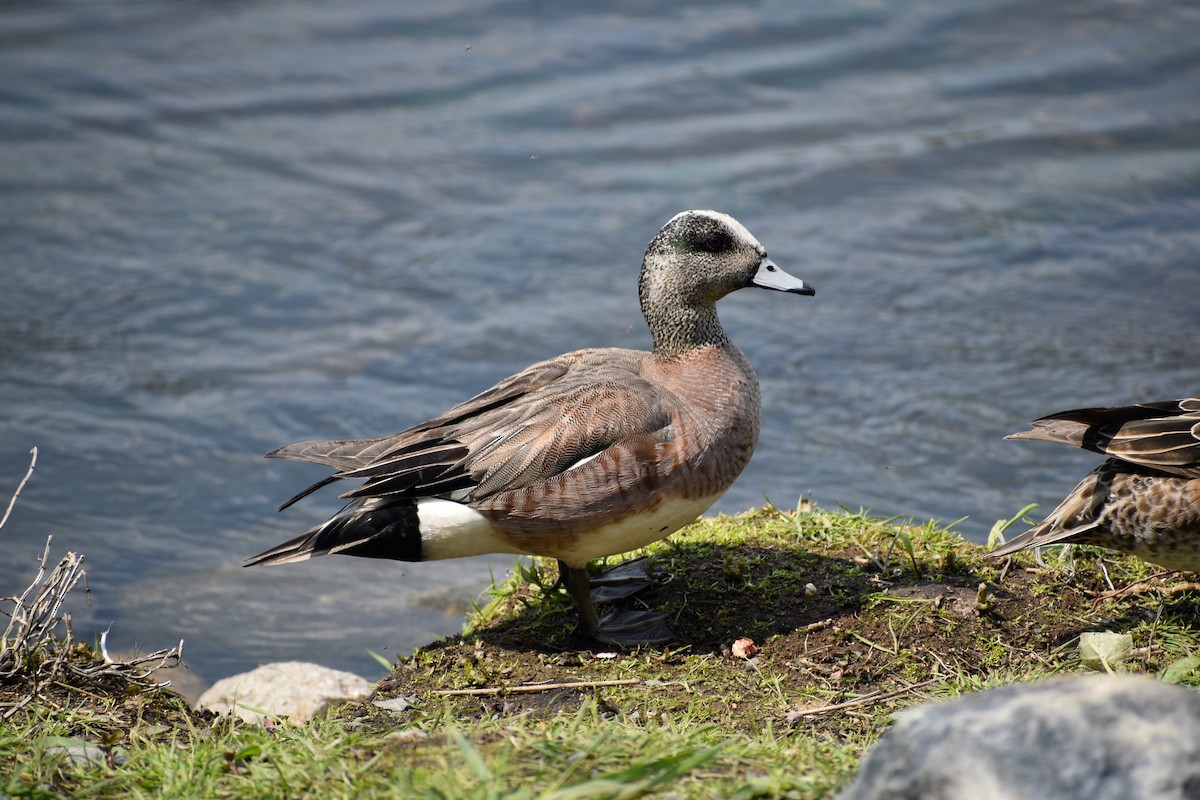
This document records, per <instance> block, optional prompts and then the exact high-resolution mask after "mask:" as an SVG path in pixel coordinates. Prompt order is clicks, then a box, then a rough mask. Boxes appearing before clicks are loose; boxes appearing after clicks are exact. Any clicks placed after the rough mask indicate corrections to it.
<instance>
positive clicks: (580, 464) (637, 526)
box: [247, 211, 813, 643]
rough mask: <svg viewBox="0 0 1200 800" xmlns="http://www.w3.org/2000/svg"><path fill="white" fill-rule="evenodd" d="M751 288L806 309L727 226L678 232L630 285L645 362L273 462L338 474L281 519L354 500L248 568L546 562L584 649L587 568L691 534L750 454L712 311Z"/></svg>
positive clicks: (560, 377)
mask: <svg viewBox="0 0 1200 800" xmlns="http://www.w3.org/2000/svg"><path fill="white" fill-rule="evenodd" d="M747 286H761V287H763V288H770V289H776V290H780V291H786V292H793V293H798V294H812V293H813V290H812V289H811V287H809V286H807V285H806V284H804V283H803V282H802V281H800V280H798V279H796V278H793V277H791V276H789V275H787V274H786V273H784V272H782V271H781V270H780V269H779V268H778V267H777V266H776V265H775V264H774V263H773V262H771V260H770V259H768V258H767V257H766V251H765V250H764V249H763V247H762V245H761V244H759V243H758V241H757V240H756V239H754V237H753V236H751V235H750V233H749V232H748V231H747V230H746V229H745V228H744V227H743V226H742V225H741V224H740V223H738V222H737V221H736V220H734V219H733V218H732V217H729V216H727V215H724V214H719V213H717V212H713V211H689V212H684V213H682V214H679V215H677V216H675V217H674V218H672V220H671V221H670V222H668V223H667V225H666V226H664V227H663V228H662V229H661V230H660V231H659V232H658V234H657V235H656V236H655V237H654V239H653V240H652V241H651V243H650V246H649V247H648V248H647V251H646V256H645V259H644V260H643V265H642V272H641V277H640V280H639V294H640V298H641V305H642V312H643V314H644V316H645V317H646V320H647V323H648V324H649V326H650V330H651V333H652V334H653V336H654V343H655V346H654V350H653V351H651V352H644V351H636V350H625V349H616V348H607V349H606V348H594V349H588V350H579V351H575V352H572V353H567V354H565V355H562V356H558V357H557V358H553V359H550V360H548V361H543V362H540V363H538V364H534V365H533V366H530V367H528V368H527V369H525V370H523V371H521V372H520V373H518V374H516V375H514V376H512V377H511V378H508V379H507V380H504V381H502V382H500V383H499V384H497V385H496V386H494V387H492V388H491V389H488V390H487V391H485V392H483V393H482V394H480V395H477V396H476V397H474V398H472V399H470V400H468V401H466V402H464V403H462V404H460V405H458V406H455V407H454V408H452V409H450V410H449V411H447V412H446V413H445V414H443V415H441V416H440V417H437V418H436V419H433V420H430V421H428V422H425V423H422V424H420V425H416V426H414V427H412V428H409V429H408V430H405V431H403V432H401V433H398V434H395V435H394V436H388V437H384V438H380V439H368V440H351V441H312V442H301V443H298V444H294V445H288V446H287V447H283V448H280V449H279V450H276V451H274V452H272V453H269V454H268V455H269V456H271V457H276V458H290V459H297V460H304V461H314V462H317V463H320V464H325V465H327V466H330V467H334V468H335V469H337V470H338V471H337V472H335V473H334V474H333V475H332V476H330V477H329V478H326V479H325V480H323V481H321V482H319V483H317V484H315V485H314V486H312V487H309V489H307V490H305V491H304V492H302V493H300V494H299V495H297V496H296V497H294V498H292V500H290V501H288V503H286V504H285V507H286V506H287V505H290V504H291V503H293V502H295V501H296V500H298V499H300V498H301V497H304V496H305V495H307V494H308V493H309V492H311V491H314V490H315V489H318V488H320V487H322V486H324V485H326V484H328V483H331V482H333V481H335V480H338V479H355V478H357V479H362V480H363V481H364V483H363V484H362V485H361V486H358V487H357V488H355V489H352V490H350V491H348V492H346V493H345V494H344V495H342V496H343V497H346V498H351V502H350V504H349V505H348V506H346V508H345V509H343V510H342V511H341V512H340V513H339V514H337V515H335V516H334V517H333V518H331V519H330V520H328V521H326V522H325V523H322V524H321V525H318V526H316V527H315V528H313V529H312V530H310V531H308V532H307V533H305V534H304V535H302V536H300V537H297V538H296V539H294V540H292V541H289V542H286V543H284V544H282V545H279V546H278V547H275V548H272V549H271V550H268V551H266V552H264V553H261V554H259V555H258V556H255V557H254V558H253V559H251V560H250V561H249V562H248V563H247V565H248V566H251V565H255V564H279V563H287V562H292V561H301V560H305V559H308V558H310V557H312V556H314V555H322V554H326V553H341V554H345V555H357V556H366V557H372V558H391V559H399V560H404V561H423V560H432V559H440V558H454V557H459V556H467V555H477V554H482V553H496V552H501V553H521V554H530V555H541V556H548V557H551V558H556V559H558V560H559V562H560V568H561V569H562V572H563V580H564V583H566V585H567V586H568V588H569V589H570V590H571V592H572V595H573V596H574V598H575V600H576V603H577V605H578V606H579V608H580V614H581V619H582V622H583V629H584V632H585V633H586V634H587V635H589V636H597V635H603V634H602V632H601V631H600V626H599V624H598V622H597V620H596V616H595V612H594V610H593V609H592V606H591V600H590V597H589V596H588V592H587V588H586V587H587V573H586V565H587V563H588V562H589V561H590V560H592V559H594V558H598V557H601V556H606V555H614V554H616V553H622V552H626V551H628V550H633V549H636V548H638V547H642V546H644V545H646V544H649V543H650V542H653V541H656V540H658V539H661V538H663V537H664V536H667V535H669V534H670V533H672V532H674V531H675V530H678V529H679V528H680V527H682V526H683V525H686V524H687V523H689V522H691V521H692V520H694V519H695V518H696V517H697V516H699V515H700V514H701V513H703V512H704V510H705V509H707V508H708V507H709V506H710V505H711V504H712V503H713V502H714V501H716V499H717V498H718V497H720V496H721V494H722V493H724V491H725V490H726V489H728V488H729V486H730V485H731V484H732V483H733V481H734V479H735V478H736V477H737V476H738V474H739V473H740V472H741V471H742V469H743V468H744V467H745V465H746V463H747V462H748V461H749V459H750V456H751V454H752V453H753V451H754V446H755V444H756V442H757V440H758V433H759V405H760V399H759V388H758V381H757V379H756V378H755V375H754V371H753V370H752V369H751V367H750V364H749V362H748V361H747V360H746V357H745V356H744V355H743V354H742V352H741V351H740V350H739V349H738V348H737V347H736V346H735V345H734V344H733V343H732V342H731V341H730V340H729V338H728V336H726V334H725V331H724V330H723V329H722V327H721V324H720V321H719V320H718V319H717V315H716V309H715V303H716V301H717V300H718V299H720V298H721V297H723V296H725V295H726V294H728V293H729V292H731V291H735V290H737V289H740V288H743V287H747ZM627 622H628V621H627ZM606 627H611V626H607V625H606ZM634 627H637V625H635V626H634ZM646 633H647V631H646V630H641V631H640V633H639V635H640V636H641V639H642V640H646V639H647V638H648V637H647V636H646V635H645V634H646ZM662 635H664V634H663V632H662V629H659V630H658V631H657V632H656V633H655V634H654V635H653V636H651V637H649V638H661V636H662ZM617 636H618V635H614V636H609V637H606V638H608V640H610V641H617ZM621 636H623V634H622V635H621ZM619 643H626V642H625V641H623V640H621V641H619Z"/></svg>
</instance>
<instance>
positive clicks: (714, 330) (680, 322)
mask: <svg viewBox="0 0 1200 800" xmlns="http://www.w3.org/2000/svg"><path fill="white" fill-rule="evenodd" d="M642 313H643V314H644V315H645V317H646V322H647V324H649V326H650V333H651V335H652V336H653V337H654V355H655V356H658V357H659V358H674V357H677V356H682V355H685V354H687V353H688V352H691V351H693V350H697V349H699V348H702V347H725V346H726V345H728V344H729V337H728V336H727V335H726V334H725V329H724V328H722V327H721V320H719V319H717V307H716V305H715V304H713V303H700V304H694V305H682V304H679V303H671V304H656V303H653V302H649V301H643V303H642Z"/></svg>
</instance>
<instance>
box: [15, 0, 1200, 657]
mask: <svg viewBox="0 0 1200 800" xmlns="http://www.w3.org/2000/svg"><path fill="white" fill-rule="evenodd" d="M432 5H433V4H426V3H416V2H411V3H396V2H392V1H391V0H387V2H384V0H376V1H374V2H372V1H363V2H353V3H340V4H324V3H305V2H296V1H293V0H277V1H276V2H261V3H253V4H244V3H199V2H174V3H170V2H126V3H119V2H108V3H103V4H100V3H89V2H74V3H70V2H64V3H30V2H24V3H22V2H15V3H8V4H5V5H4V6H3V7H2V8H0V74H2V75H3V76H4V80H3V82H2V84H0V226H3V227H2V230H3V233H2V234H0V237H2V238H0V271H2V278H3V288H2V289H0V365H2V367H3V375H4V380H3V382H2V383H0V411H2V412H3V413H2V419H0V482H2V483H3V487H4V488H3V492H2V493H0V494H2V495H3V496H4V497H5V498H6V497H7V495H8V493H9V491H10V487H15V485H16V483H17V482H18V480H19V479H20V477H21V475H22V474H23V471H24V469H25V466H26V464H27V461H28V455H27V453H28V450H29V448H30V447H32V446H35V445H36V446H37V447H39V448H40V458H39V464H38V469H37V472H36V473H35V475H34V477H33V480H32V482H31V483H30V485H29V486H28V487H27V488H26V489H25V491H24V493H23V495H22V496H21V498H20V502H19V503H18V505H17V507H16V509H15V511H14V513H13V516H12V518H11V520H10V521H9V523H8V525H7V526H6V527H5V528H4V529H3V531H0V547H2V548H3V549H2V551H0V552H3V553H4V556H3V558H2V559H0V593H4V594H9V593H12V592H15V591H17V590H19V589H20V588H22V587H23V586H24V585H25V583H27V582H28V580H29V579H30V578H31V577H32V572H33V567H34V562H35V558H36V556H37V555H38V554H39V553H40V552H41V548H42V545H43V543H44V537H45V535H46V534H48V533H53V534H54V535H55V549H56V552H61V551H62V550H66V549H74V550H78V551H82V552H83V553H84V554H85V555H86V558H87V564H88V567H89V580H90V585H91V589H92V597H93V601H94V602H93V605H92V606H91V608H86V607H83V606H82V604H79V605H80V607H79V608H78V609H77V610H76V630H77V632H79V633H81V634H82V635H85V636H87V635H93V634H94V633H95V631H98V630H102V629H104V628H106V627H109V626H111V629H112V632H111V633H110V637H109V638H110V642H111V643H112V644H113V645H114V646H117V647H121V648H125V649H132V648H134V647H142V648H158V647H164V646H168V645H170V644H173V643H174V642H175V641H176V640H178V639H179V638H180V637H182V638H184V639H185V640H186V642H187V645H186V651H185V652H186V654H187V656H188V659H189V661H190V662H191V664H192V668H193V670H194V671H195V672H196V673H198V675H199V676H200V677H201V678H202V679H205V680H210V681H211V680H214V679H216V678H219V677H222V676H224V675H227V674H230V673H232V672H236V671H240V670H243V669H247V668H250V667H252V666H254V665H255V664H257V663H259V662H263V661H271V660H284V659H296V658H298V659H304V660H315V661H320V662H323V663H326V664H329V665H331V666H336V667H341V668H347V669H352V670H355V671H357V672H360V673H362V674H364V675H367V676H370V677H373V676H376V675H378V674H379V673H380V668H379V667H378V665H377V664H376V663H375V661H374V660H373V659H372V658H371V657H370V656H369V655H368V653H367V651H368V650H374V651H377V652H380V653H390V652H395V651H405V650H408V649H409V648H411V647H413V646H415V645H418V644H420V643H422V642H424V641H428V640H429V639H430V638H431V637H433V636H435V635H438V634H442V633H446V632H450V631H455V630H457V629H458V628H459V626H460V624H461V613H462V610H463V608H464V606H465V602H466V598H467V597H469V596H471V595H473V594H475V593H476V592H478V591H479V590H480V589H481V588H483V586H485V585H486V583H487V581H488V575H489V571H495V572H496V573H497V574H500V573H502V572H503V571H504V570H505V569H507V568H508V567H509V566H511V564H512V560H511V558H510V557H503V556H502V557H496V558H490V559H481V560H472V561H462V562H448V563H442V564H425V565H398V564H382V563H377V562H370V561H359V560H353V559H336V558H331V559H323V560H319V561H315V562H312V563H310V564H308V565H301V566H298V567H288V568H275V569H264V570H250V571H247V570H242V569H241V568H240V566H239V564H240V562H241V560H242V559H243V558H244V557H246V556H247V555H250V554H253V553H255V552H257V551H259V550H261V549H263V548H265V547H267V546H269V545H272V544H275V543H277V542H279V541H282V540H283V539H286V538H289V537H291V536H293V535H295V534H296V533H298V532H300V531H301V530H303V529H304V528H305V527H306V526H307V525H309V524H311V523H313V522H315V521H317V520H318V519H320V518H322V517H323V516H325V515H326V514H327V513H329V512H331V511H332V510H333V509H334V508H336V505H337V504H336V501H335V500H333V498H332V497H331V496H328V495H325V496H321V497H318V498H310V499H309V500H307V501H305V502H304V503H303V504H301V505H300V506H297V507H295V508H293V509H289V510H288V512H287V513H285V514H281V515H276V514H275V513H274V507H275V506H276V505H277V504H278V503H280V502H281V501H282V500H284V499H286V498H287V497H289V496H290V495H291V494H292V493H293V492H294V491H295V490H297V489H298V488H300V487H301V486H303V485H304V484H305V483H306V482H308V481H311V480H315V479H316V478H318V477H320V476H321V475H322V474H323V473H322V471H321V470H320V469H318V468H316V467H311V466H309V465H302V464H291V463H281V462H268V461H264V460H262V458H261V453H263V452H265V451H267V450H270V449H272V448H274V447H276V446H278V445H280V444H284V443H287V442H291V441H295V440H298V439H304V438H313V437H354V436H369V435H379V434H384V433H390V432H393V431H396V430H399V429H400V428H402V427H405V426H407V425H409V424H411V423H413V422H417V421H420V420H422V419H425V418H427V417H428V416H430V415H433V414H435V413H437V412H439V411H441V410H443V409H444V408H445V407H447V406H449V405H450V404H452V403H454V402H456V401H458V400H461V399H463V398H465V397H466V396H468V395H470V394H472V393H474V392H476V391H479V390H480V389H483V388H485V387H486V386H488V385H490V384H491V383H492V382H494V381H495V380H497V379H500V378H502V377H505V376H507V375H509V374H511V373H512V372H514V371H515V370H517V369H519V368H521V367H523V366H525V365H526V364H528V363H531V362H532V361H534V360H537V359H541V358H545V357H548V356H552V355H555V354H557V353H559V352H563V351H565V350H568V349H573V348H577V347H584V346H594V345H614V346H622V347H644V346H646V345H647V343H648V335H647V333H646V331H645V329H644V325H643V323H642V321H641V319H640V316H639V314H638V311H637V303H636V291H635V281H636V272H637V268H638V263H639V259H640V257H641V253H642V250H643V249H644V247H645V244H646V242H647V241H648V240H649V238H650V236H651V235H652V234H653V233H654V231H655V230H657V228H658V227H659V226H660V225H661V224H662V223H663V222H665V221H666V219H668V218H669V217H670V216H671V215H672V214H674V213H675V212H677V211H680V210H682V209H685V208H696V207H700V208H706V207H713V208H718V209H720V210H724V211H728V212H730V213H733V214H734V215H735V216H737V217H738V218H739V219H740V220H741V221H742V222H744V223H745V224H746V225H747V227H749V228H750V230H751V231H753V232H754V233H755V234H756V235H757V236H758V237H759V238H760V239H761V240H762V241H763V242H764V243H765V244H766V246H767V248H768V250H769V252H770V254H771V256H772V257H773V258H774V260H775V261H777V262H778V263H779V264H780V265H782V266H783V267H784V268H785V269H788V270H789V271H791V272H792V273H794V274H796V275H798V276H800V277H803V278H804V279H806V280H809V281H811V282H813V283H814V284H815V285H816V286H817V288H818V295H817V297H816V298H812V299H808V298H796V297H790V296H784V295H775V294H767V293H761V292H759V293H755V292H742V293H739V294H738V295H735V296H733V297H731V298H729V299H727V300H726V301H724V302H723V304H722V307H721V313H722V318H723V320H724V322H725V324H726V327H727V328H728V329H729V331H730V333H731V335H732V336H733V338H734V339H735V341H737V342H738V343H739V344H740V346H741V347H742V348H743V349H744V350H745V351H746V353H747V354H748V356H749V357H750V360H751V361H752V363H753V364H754V365H755V367H756V369H757V370H758V373H759V377H760V379H761V381H762V384H763V394H764V398H765V400H764V403H765V408H764V420H763V438H762V440H761V442H760V444H759V448H758V452H757V454H756V455H755V458H754V461H753V462H752V463H751V465H750V467H749V468H748V469H747V471H746V472H745V474H744V475H743V476H742V478H741V479H740V480H739V481H738V483H737V484H736V485H735V486H734V487H733V489H732V490H730V492H729V493H728V494H727V495H726V496H725V497H724V498H723V499H722V500H721V501H720V503H719V504H718V506H717V510H720V511H726V512H736V511H739V510H742V509H745V508H747V507H750V506H753V505H757V504H759V503H761V502H762V499H763V497H764V496H767V497H769V498H770V499H771V500H772V501H774V502H775V503H777V504H779V505H781V506H791V505H793V504H794V503H795V501H796V499H797V498H798V497H800V496H807V497H811V498H812V499H813V500H815V501H817V502H818V503H820V504H822V505H825V506H834V505H836V504H838V503H842V504H845V505H847V506H850V507H852V508H858V507H859V506H865V507H868V508H870V509H872V510H873V511H874V512H875V513H877V514H879V515H886V516H891V515H900V516H902V517H911V518H913V519H915V520H919V521H923V520H925V519H928V518H936V519H939V520H942V521H947V522H948V521H952V520H956V519H959V518H960V517H967V519H966V520H965V521H963V522H961V523H960V524H959V525H958V529H959V530H961V531H962V532H963V533H964V535H966V536H968V537H969V538H972V539H975V540H977V541H978V540H981V539H982V538H983V537H984V536H985V535H986V532H987V530H988V529H989V528H990V526H991V524H992V522H993V521H994V520H996V519H997V518H1000V517H1007V516H1009V515H1011V514H1012V513H1014V512H1015V511H1016V510H1018V509H1019V508H1020V507H1021V506H1022V505H1024V504H1025V503H1027V502H1038V503H1041V504H1042V506H1043V510H1045V509H1046V508H1048V504H1053V503H1055V502H1057V500H1059V499H1061V497H1062V495H1063V494H1064V493H1065V492H1066V491H1067V490H1068V489H1069V488H1070V487H1071V486H1073V485H1074V483H1075V481H1076V480H1078V478H1080V477H1081V476H1082V475H1083V473H1084V472H1085V471H1086V470H1087V469H1089V468H1090V466H1091V465H1093V464H1094V463H1095V461H1096V459H1095V458H1094V457H1091V456H1089V455H1088V454H1084V453H1077V452H1074V451H1071V450H1069V449H1068V448H1055V447H1053V446H1049V445H1047V446H1044V447H1040V446H1038V445H1036V444H1034V445H1026V444H1020V443H1011V442H1002V441H1001V440H1000V437H1001V436H1002V435H1003V434H1005V433H1007V432H1010V431H1012V430H1016V429H1018V428H1020V427H1022V426H1023V425H1024V424H1025V423H1026V422H1027V421H1028V420H1029V419H1031V418H1032V417H1034V416H1037V415H1040V414H1043V413H1048V412H1050V411H1054V410H1058V409H1061V408H1069V407H1074V406H1079V405H1090V404H1106V403H1126V402H1132V401H1138V400H1151V399H1165V398H1173V397H1177V396H1182V395H1185V394H1188V393H1195V392H1196V391H1197V389H1198V388H1200V386H1198V382H1197V374H1198V370H1197V367H1198V366H1200V365H1198V360H1200V357H1198V355H1197V354H1198V353H1200V350H1198V349H1197V347H1196V345H1197V335H1196V332H1197V330H1198V327H1197V324H1198V323H1200V227H1198V226H1197V224H1196V220H1197V219H1198V214H1200V102H1197V101H1198V100H1200V91H1198V89H1197V87H1200V36H1198V35H1197V33H1198V32H1200V9H1198V8H1197V7H1196V6H1195V5H1194V4H1189V3H1184V2H1177V3H1169V2H1157V1H1156V2H1150V1H1149V0H1147V1H1146V2H1116V1H1113V2H1095V3H1087V4H1058V3H1041V2H1019V1H1017V0H981V1H980V2H967V1H966V0H958V1H957V2H955V1H950V2H941V3H924V2H915V1H914V2H886V3H884V2H866V1H862V2H854V1H851V2H841V3H837V4H827V3H791V2H762V3H758V4H746V3H742V2H710V3H704V4H691V5H687V6H682V5H679V4H669V5H665V6H663V7H662V8H657V7H655V6H653V5H650V4H645V3H640V2H632V1H631V0H630V1H627V2H617V3H610V4H603V5H601V6H599V7H598V4H582V3H579V4H570V3H523V2H500V1H498V0H497V1H495V2H478V3H465V2H443V3H439V4H437V8H436V9H434V8H432Z"/></svg>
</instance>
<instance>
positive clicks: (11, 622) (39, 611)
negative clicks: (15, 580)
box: [0, 447, 183, 717]
mask: <svg viewBox="0 0 1200 800" xmlns="http://www.w3.org/2000/svg"><path fill="white" fill-rule="evenodd" d="M30 453H31V455H32V457H31V459H30V462H29V469H28V470H27V471H26V472H25V477H24V478H23V479H22V480H21V483H20V485H18V486H17V489H16V491H15V492H14V493H13V496H12V499H11V500H10V501H9V503H8V509H7V510H6V511H5V512H4V517H3V518H0V528H3V526H4V523H6V522H7V521H8V518H9V515H10V514H11V513H12V509H13V506H14V505H15V503H16V500H17V496H18V495H19V494H20V493H21V490H22V489H23V488H24V487H25V484H26V483H27V482H28V481H29V477H30V475H32V474H33V468H34V466H35V464H36V463H37V448H36V447H35V448H33V449H32V450H31V451H30ZM53 541H54V537H53V536H47V537H46V546H45V548H44V549H43V550H42V556H41V559H40V560H39V562H38V569H37V574H36V575H35V576H34V578H33V581H32V582H30V584H29V586H28V587H26V589H25V591H23V592H22V593H21V594H19V595H15V596H10V597H3V598H0V604H2V605H0V613H3V614H5V615H6V616H7V617H8V625H7V626H6V627H5V629H4V634H3V636H2V637H0V681H2V682H12V683H17V682H20V681H22V679H23V681H24V682H26V683H27V684H28V685H29V689H28V692H27V693H26V694H24V695H23V696H22V697H20V699H18V700H16V701H12V702H6V703H0V709H4V710H3V712H2V713H0V716H2V717H10V716H12V715H13V714H14V713H16V712H17V711H18V710H19V709H21V708H23V707H24V706H26V705H28V704H29V703H31V702H33V700H34V699H36V698H37V697H38V691H39V688H40V687H42V686H45V685H47V684H50V683H53V682H56V681H60V680H61V679H62V678H65V677H66V676H67V675H68V674H70V675H74V676H77V677H79V678H87V679H97V678H101V677H115V678H119V679H122V680H125V681H128V682H131V683H135V684H138V685H140V686H146V687H150V686H157V685H160V684H155V683H153V682H152V681H150V680H149V678H150V676H151V675H152V674H153V673H154V672H155V671H157V670H158V669H161V668H163V667H166V666H176V665H178V664H179V662H180V660H181V659H182V657H183V641H182V640H180V642H179V644H178V646H176V647H173V648H170V649H166V650H159V651H157V652H155V653H150V654H148V655H144V656H135V657H133V658H130V659H128V660H126V661H116V660H114V659H112V658H111V657H110V656H109V655H108V650H107V646H106V639H107V632H105V633H104V634H102V635H101V636H100V648H101V652H102V654H103V660H93V659H79V658H76V659H72V658H71V656H72V654H74V653H75V652H76V647H75V639H74V636H73V634H72V632H71V615H70V613H69V612H64V611H63V610H62V608H63V603H64V602H66V599H67V595H69V594H70V593H71V591H72V590H73V589H74V588H75V587H76V585H77V584H78V583H79V581H80V580H82V581H83V582H84V586H85V587H86V586H87V573H86V572H85V571H84V569H83V556H82V555H79V554H78V553H72V552H68V553H67V554H66V555H65V556H63V557H62V559H60V560H59V562H58V564H57V565H55V566H54V568H53V569H50V570H49V574H48V575H47V569H48V566H49V564H50V545H51V543H52V542H53ZM162 685H165V684H162Z"/></svg>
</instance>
